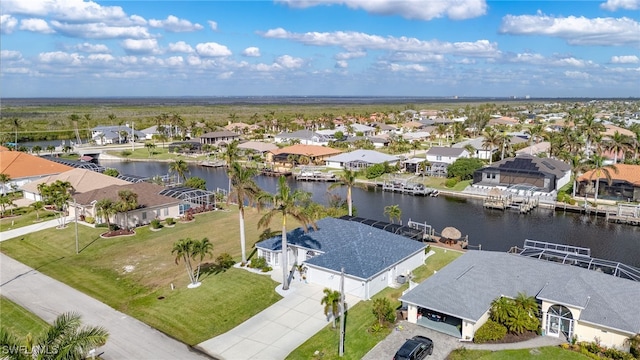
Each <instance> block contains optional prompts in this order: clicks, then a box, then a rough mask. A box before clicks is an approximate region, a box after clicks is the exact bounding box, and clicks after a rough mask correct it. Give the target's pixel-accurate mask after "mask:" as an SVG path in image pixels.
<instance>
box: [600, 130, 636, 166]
mask: <svg viewBox="0 0 640 360" xmlns="http://www.w3.org/2000/svg"><path fill="white" fill-rule="evenodd" d="M605 148H606V149H607V150H609V151H611V152H612V153H613V163H614V164H617V163H618V153H620V152H622V153H624V152H625V151H627V150H630V149H631V148H632V139H631V137H629V136H627V135H623V134H620V133H619V132H618V131H616V132H615V133H613V136H611V138H610V139H609V140H608V141H607V143H606V144H605Z"/></svg>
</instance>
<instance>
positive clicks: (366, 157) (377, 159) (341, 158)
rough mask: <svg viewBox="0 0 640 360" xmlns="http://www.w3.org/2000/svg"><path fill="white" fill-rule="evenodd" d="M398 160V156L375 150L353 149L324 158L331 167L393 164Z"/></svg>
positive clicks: (357, 167) (352, 168)
mask: <svg viewBox="0 0 640 360" xmlns="http://www.w3.org/2000/svg"><path fill="white" fill-rule="evenodd" d="M397 161H398V157H397V156H394V155H389V154H385V153H381V152H379V151H375V150H362V149H360V150H354V151H351V152H348V153H342V154H339V155H335V156H332V157H330V158H327V159H326V162H327V165H326V166H327V167H328V168H333V169H341V168H344V169H351V170H359V169H366V168H368V167H369V166H371V165H375V164H383V163H385V162H387V163H389V165H394V164H395V163H396V162H397Z"/></svg>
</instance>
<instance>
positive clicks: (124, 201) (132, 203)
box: [118, 189, 138, 228]
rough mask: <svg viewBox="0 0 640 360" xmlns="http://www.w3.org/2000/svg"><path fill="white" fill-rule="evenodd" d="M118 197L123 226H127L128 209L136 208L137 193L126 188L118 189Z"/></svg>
mask: <svg viewBox="0 0 640 360" xmlns="http://www.w3.org/2000/svg"><path fill="white" fill-rule="evenodd" d="M118 198H120V202H119V203H118V209H119V210H120V211H122V212H124V224H125V226H124V227H125V228H129V211H130V210H135V209H137V208H138V194H136V193H134V192H133V191H131V190H128V189H127V190H120V191H118Z"/></svg>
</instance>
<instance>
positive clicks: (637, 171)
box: [578, 164, 640, 186]
mask: <svg viewBox="0 0 640 360" xmlns="http://www.w3.org/2000/svg"><path fill="white" fill-rule="evenodd" d="M616 169H618V173H617V174H616V173H615V171H613V170H610V171H609V174H611V179H612V180H622V181H626V182H628V183H630V184H633V185H635V186H640V165H627V164H617V165H616ZM592 174H593V170H589V171H587V172H586V173H584V174H582V176H580V177H579V178H578V181H585V180H594V179H595V176H594V179H591V175H592ZM604 178H605V176H604V175H602V176H600V179H604Z"/></svg>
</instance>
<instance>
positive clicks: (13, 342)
mask: <svg viewBox="0 0 640 360" xmlns="http://www.w3.org/2000/svg"><path fill="white" fill-rule="evenodd" d="M108 338H109V332H108V331H107V330H106V329H105V328H103V327H100V326H82V322H81V321H80V315H79V314H77V313H64V314H61V315H60V316H58V317H57V318H56V320H55V321H54V322H53V324H52V325H51V326H50V327H49V328H48V329H47V330H46V331H45V332H44V333H42V334H39V335H37V336H35V337H31V335H30V334H29V335H27V337H26V339H25V340H24V341H20V340H19V339H18V337H17V336H15V335H13V334H12V333H10V332H8V331H7V329H5V328H4V327H1V328H0V348H2V349H3V350H7V351H8V353H5V352H3V359H84V358H86V356H87V355H88V352H89V351H90V350H92V349H95V348H97V347H99V346H103V345H104V344H106V342H107V339H108ZM5 356H6V357H5Z"/></svg>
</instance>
